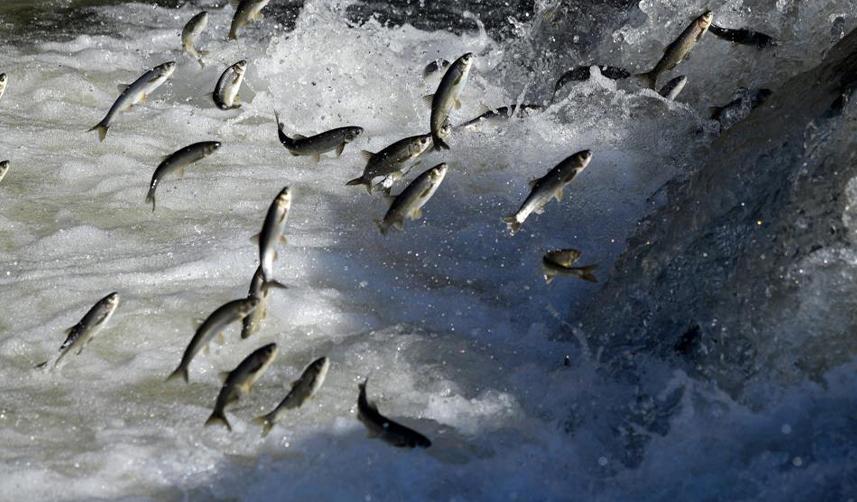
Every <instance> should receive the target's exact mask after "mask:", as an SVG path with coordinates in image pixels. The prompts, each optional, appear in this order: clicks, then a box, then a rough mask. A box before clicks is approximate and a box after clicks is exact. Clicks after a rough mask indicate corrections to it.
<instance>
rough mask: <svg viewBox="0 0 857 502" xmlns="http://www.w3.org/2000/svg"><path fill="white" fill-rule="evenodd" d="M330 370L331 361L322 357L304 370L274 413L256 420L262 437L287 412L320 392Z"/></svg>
mask: <svg viewBox="0 0 857 502" xmlns="http://www.w3.org/2000/svg"><path fill="white" fill-rule="evenodd" d="M328 368H330V360H329V359H328V358H326V357H320V358H318V359H316V360H315V361H313V362H311V363H310V365H309V366H307V367H306V369H304V371H303V373H301V376H300V378H298V379H297V380H295V381H294V382H292V388H291V390H290V391H289V393H288V394H286V397H285V398H283V400H282V401H281V402H280V404H278V405H277V407H276V408H274V411H272V412H270V413H268V414H267V415H264V416H261V417H259V418H257V419H256V420H255V422H256V423H258V424H259V425H261V426H262V436H267V435H268V433H269V432H271V429H272V428H273V427H274V424H276V423H277V422H278V421H279V420H280V418H282V416H283V415H284V414H285V412H286V410H292V409H295V408H300V407H301V406H302V405H303V404H304V403H305V402H306V401H307V399H309V398H311V397H312V396H313V395H315V393H316V392H318V389H320V388H321V386H322V384H324V379H325V378H327V370H328Z"/></svg>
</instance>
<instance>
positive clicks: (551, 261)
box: [542, 249, 598, 284]
mask: <svg viewBox="0 0 857 502" xmlns="http://www.w3.org/2000/svg"><path fill="white" fill-rule="evenodd" d="M581 254H582V253H581V252H580V251H578V250H576V249H561V250H557V251H550V252H548V253H546V254H545V255H544V257H543V258H542V271H543V272H544V276H545V282H546V283H547V284H550V283H551V282H552V281H553V280H554V277H556V276H557V275H568V276H572V277H578V278H580V279H583V280H584V281H589V282H598V279H596V278H595V275H594V274H593V271H594V270H595V269H596V268H597V265H587V266H584V267H573V266H572V265H573V264H574V263H575V262H577V260H578V259H580V256H581Z"/></svg>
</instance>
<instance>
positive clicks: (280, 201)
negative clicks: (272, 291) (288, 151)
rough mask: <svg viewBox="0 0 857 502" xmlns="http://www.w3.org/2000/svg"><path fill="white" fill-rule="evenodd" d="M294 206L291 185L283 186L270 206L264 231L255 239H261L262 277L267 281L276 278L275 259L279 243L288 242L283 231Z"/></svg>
mask: <svg viewBox="0 0 857 502" xmlns="http://www.w3.org/2000/svg"><path fill="white" fill-rule="evenodd" d="M291 207H292V192H291V190H289V187H285V188H283V189H282V190H281V191H280V193H279V194H277V196H276V197H275V198H274V200H273V202H271V205H270V206H269V207H268V213H267V214H266V215H265V222H264V223H263V224H262V231H261V232H259V234H258V235H257V236H254V239H258V240H259V263H260V265H259V266H260V267H261V269H262V279H264V281H265V282H270V281H273V280H274V260H276V259H277V244H280V243H282V244H286V243H287V240H286V237H285V235H283V233H284V232H285V229H286V219H287V218H288V216H289V208H291Z"/></svg>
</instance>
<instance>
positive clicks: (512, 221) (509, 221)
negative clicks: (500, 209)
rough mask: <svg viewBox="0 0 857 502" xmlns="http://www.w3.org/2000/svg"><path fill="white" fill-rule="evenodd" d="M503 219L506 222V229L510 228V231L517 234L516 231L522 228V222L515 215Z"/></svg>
mask: <svg viewBox="0 0 857 502" xmlns="http://www.w3.org/2000/svg"><path fill="white" fill-rule="evenodd" d="M503 221H504V222H505V223H506V229H507V230H509V233H510V234H512V235H515V233H516V232H517V231H518V230H520V229H521V222H519V221H518V218H516V217H515V215H514V214H513V215H510V216H506V217H505V218H503Z"/></svg>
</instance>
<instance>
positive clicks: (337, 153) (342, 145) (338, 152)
mask: <svg viewBox="0 0 857 502" xmlns="http://www.w3.org/2000/svg"><path fill="white" fill-rule="evenodd" d="M343 150H345V143H340V144H339V146H337V147H336V157H337V158H339V156H340V155H342V151H343Z"/></svg>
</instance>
